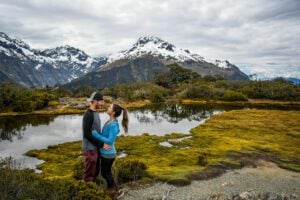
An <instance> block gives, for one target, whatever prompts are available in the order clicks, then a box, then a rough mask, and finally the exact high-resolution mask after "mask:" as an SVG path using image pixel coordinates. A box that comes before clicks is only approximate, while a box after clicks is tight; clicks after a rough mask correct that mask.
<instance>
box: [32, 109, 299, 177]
mask: <svg viewBox="0 0 300 200" xmlns="http://www.w3.org/2000/svg"><path fill="white" fill-rule="evenodd" d="M299 122H300V112H299V111H281V110H256V109H251V110H233V111H229V112H224V113H221V114H218V115H215V116H213V117H212V118H211V119H209V120H207V121H206V122H205V123H204V124H202V125H200V126H198V127H195V128H193V129H192V130H191V136H192V137H191V138H189V139H186V140H183V141H182V142H174V140H171V143H172V144H173V146H172V147H164V146H161V145H160V144H159V143H160V142H164V141H167V140H168V139H175V138H182V137H186V136H187V135H184V134H171V135H166V136H153V135H143V136H127V137H125V136H121V137H119V138H118V139H117V142H116V147H117V150H118V151H119V152H122V151H124V152H125V153H126V154H128V156H127V157H126V158H119V159H138V160H140V161H142V162H144V163H145V164H146V165H147V167H148V169H147V176H148V177H150V178H151V179H154V180H163V181H170V180H171V181H172V180H187V179H192V178H193V175H194V174H197V173H201V172H203V170H204V169H208V168H211V167H217V168H223V169H224V168H228V167H229V168H235V167H242V166H244V164H245V163H246V164H247V162H250V161H255V159H258V158H263V159H267V160H270V161H273V162H275V163H277V164H278V165H279V166H280V167H282V168H286V169H290V170H294V171H300V126H299ZM169 141H170V140H169ZM172 141H173V142H172ZM27 155H29V156H34V157H37V158H39V159H42V160H44V161H45V162H44V163H42V164H41V165H40V166H39V169H42V170H43V175H44V176H45V177H46V178H54V177H55V178H57V177H61V178H66V177H69V178H71V177H73V173H74V166H75V165H76V164H77V163H78V162H80V161H81V160H82V159H83V157H82V152H81V142H71V143H65V144H61V145H55V146H50V147H49V148H48V149H44V150H32V151H30V152H28V153H27ZM116 162H118V160H117V161H116Z"/></svg>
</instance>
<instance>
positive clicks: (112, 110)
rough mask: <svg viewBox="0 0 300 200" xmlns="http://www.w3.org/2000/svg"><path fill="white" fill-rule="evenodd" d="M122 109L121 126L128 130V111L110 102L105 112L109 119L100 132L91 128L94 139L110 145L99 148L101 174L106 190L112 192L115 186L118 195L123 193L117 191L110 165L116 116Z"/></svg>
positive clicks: (112, 158)
mask: <svg viewBox="0 0 300 200" xmlns="http://www.w3.org/2000/svg"><path fill="white" fill-rule="evenodd" d="M122 111H123V119H122V126H123V128H124V130H125V133H127V132H128V113H127V111H126V110H125V109H124V108H122V107H121V106H119V105H117V104H111V105H110V106H109V108H108V110H107V114H108V115H109V118H110V119H109V120H108V121H107V122H106V123H105V124H104V126H103V128H102V134H101V135H100V134H99V133H98V132H97V131H96V130H93V132H92V134H93V137H95V138H96V139H98V140H100V141H102V142H104V143H106V144H108V145H111V149H109V150H105V149H104V148H100V154H101V175H102V176H103V178H104V179H105V180H106V182H107V187H108V188H107V190H108V192H110V193H112V192H113V189H114V188H115V189H116V191H117V193H118V196H121V195H123V193H122V192H121V191H119V188H118V185H117V183H116V182H115V181H114V179H113V177H112V170H111V169H112V165H113V163H114V161H115V158H116V154H117V152H116V148H115V140H116V138H117V135H118V134H119V132H120V129H119V123H118V120H117V118H118V117H119V116H120V115H121V113H122Z"/></svg>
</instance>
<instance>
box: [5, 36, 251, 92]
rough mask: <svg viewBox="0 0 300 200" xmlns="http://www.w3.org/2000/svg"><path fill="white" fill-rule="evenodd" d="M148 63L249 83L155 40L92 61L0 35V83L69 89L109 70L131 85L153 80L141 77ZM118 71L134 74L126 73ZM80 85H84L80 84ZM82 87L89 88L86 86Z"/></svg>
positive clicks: (229, 69) (70, 50) (222, 64)
mask: <svg viewBox="0 0 300 200" xmlns="http://www.w3.org/2000/svg"><path fill="white" fill-rule="evenodd" d="M143 59H144V60H143ZM142 60H143V61H142ZM154 60H155V61H154ZM148 62H149V63H148ZM151 63H152V64H153V65H154V66H153V67H154V68H155V69H156V70H165V69H166V66H167V65H169V64H173V63H177V64H179V65H180V66H182V67H184V68H188V69H191V70H193V71H195V72H197V73H199V74H201V75H221V76H224V77H225V78H228V79H232V80H249V78H248V76H247V75H246V74H244V73H243V72H241V71H240V70H239V68H238V67H237V66H235V65H233V64H231V63H230V62H229V61H227V60H225V61H221V60H209V59H205V58H204V57H202V56H200V55H198V54H194V53H190V51H189V50H186V49H180V48H177V47H176V46H175V45H173V44H171V43H169V42H167V41H165V40H162V39H161V38H159V37H155V36H143V37H140V38H139V39H138V40H137V41H136V42H135V43H134V44H133V45H132V46H131V47H130V48H129V49H127V50H123V51H120V52H117V53H113V54H110V55H108V56H101V57H92V56H89V55H88V54H86V53H85V52H84V51H82V50H80V49H78V48H75V47H72V46H69V45H64V46H59V47H55V48H49V49H43V50H37V49H34V48H31V47H30V46H29V45H28V44H27V43H25V42H23V41H22V40H20V39H13V38H10V37H9V36H7V35H6V34H5V33H3V32H0V72H1V74H0V75H1V76H0V81H3V80H6V79H8V80H12V81H15V82H17V83H20V84H22V85H25V86H28V87H31V86H35V87H43V86H45V85H56V84H67V85H69V83H72V82H73V81H75V82H76V80H77V79H79V78H80V79H79V82H81V80H82V78H83V79H84V77H85V76H87V79H89V78H90V77H89V76H90V72H93V73H98V76H100V75H99V73H101V72H103V73H104V72H105V71H109V70H113V71H114V72H115V74H118V75H117V76H119V77H120V76H125V75H127V76H129V77H131V78H132V80H131V81H138V80H144V81H146V80H149V79H151V78H152V77H153V74H145V73H144V71H145V70H146V71H149V73H150V72H151V73H153V72H154V70H152V69H151V65H150V64H151ZM158 63H159V64H158ZM137 64H143V65H145V67H146V68H147V69H145V70H144V69H142V66H137ZM129 65H132V66H131V68H128V66H129ZM162 65H164V67H162ZM157 66H159V69H158V68H157ZM122 67H125V68H127V69H128V70H129V71H130V72H131V73H135V74H129V73H126V71H124V70H123V69H122ZM116 69H118V70H121V71H122V72H123V74H119V73H117V71H116ZM132 69H135V70H141V72H143V73H140V74H142V76H144V77H139V76H138V75H137V74H138V73H136V72H133V71H132ZM105 74H109V75H110V76H114V74H113V73H107V72H105ZM105 79H106V78H105ZM113 79H114V80H116V81H115V82H113V83H112V85H115V84H119V83H122V82H120V81H117V80H126V81H125V82H128V81H129V82H130V80H128V79H127V78H126V77H123V78H118V79H115V78H113ZM95 81H100V80H95ZM87 82H89V81H87ZM82 84H83V85H85V83H84V81H83V82H82ZM92 85H95V84H92ZM104 85H107V84H104ZM86 86H89V85H88V84H86ZM99 86H101V85H99Z"/></svg>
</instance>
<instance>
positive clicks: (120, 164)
mask: <svg viewBox="0 0 300 200" xmlns="http://www.w3.org/2000/svg"><path fill="white" fill-rule="evenodd" d="M115 169H116V174H117V177H118V181H119V182H120V183H127V182H131V181H137V180H138V179H140V178H142V177H143V176H144V175H145V170H146V169H147V166H146V165H145V163H143V162H141V161H139V160H130V159H119V160H118V161H117V162H116V164H115Z"/></svg>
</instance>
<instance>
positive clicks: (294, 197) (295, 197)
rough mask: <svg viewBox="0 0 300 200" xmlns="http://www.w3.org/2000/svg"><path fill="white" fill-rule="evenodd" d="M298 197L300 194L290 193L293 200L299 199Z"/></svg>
mask: <svg viewBox="0 0 300 200" xmlns="http://www.w3.org/2000/svg"><path fill="white" fill-rule="evenodd" d="M297 198H298V195H296V194H291V195H290V199H291V200H294V199H297Z"/></svg>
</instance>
